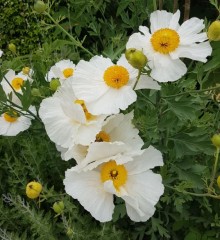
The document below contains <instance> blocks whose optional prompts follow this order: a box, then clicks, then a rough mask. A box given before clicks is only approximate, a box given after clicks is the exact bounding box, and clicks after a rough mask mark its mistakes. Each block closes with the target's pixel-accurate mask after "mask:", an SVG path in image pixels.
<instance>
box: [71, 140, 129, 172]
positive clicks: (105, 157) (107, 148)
mask: <svg viewBox="0 0 220 240" xmlns="http://www.w3.org/2000/svg"><path fill="white" fill-rule="evenodd" d="M127 150H128V147H127V146H126V144H124V143H122V142H113V143H111V142H94V143H91V144H90V146H89V148H88V153H87V155H86V158H85V159H83V160H82V161H81V162H80V163H79V165H77V166H76V167H74V169H75V170H77V171H81V170H83V171H88V170H92V169H94V168H96V167H97V166H99V165H100V164H102V163H104V162H108V161H110V160H116V159H118V157H121V156H122V154H123V153H125V152H126V151H127Z"/></svg>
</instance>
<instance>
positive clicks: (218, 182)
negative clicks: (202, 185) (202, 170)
mask: <svg viewBox="0 0 220 240" xmlns="http://www.w3.org/2000/svg"><path fill="white" fill-rule="evenodd" d="M217 185H218V187H219V188H220V176H218V177H217Z"/></svg>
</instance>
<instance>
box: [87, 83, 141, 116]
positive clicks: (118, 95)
mask: <svg viewBox="0 0 220 240" xmlns="http://www.w3.org/2000/svg"><path fill="white" fill-rule="evenodd" d="M97 91H98V89H97ZM136 99H137V95H136V93H135V91H134V90H133V89H132V87H130V86H123V87H121V88H119V89H115V88H109V89H108V90H107V91H106V93H105V94H104V95H103V96H101V97H100V98H98V99H96V100H95V101H93V102H86V106H87V109H88V111H89V112H91V113H92V114H94V115H99V114H107V115H110V114H117V113H119V111H120V110H125V109H126V108H127V107H128V106H129V105H130V104H132V103H133V102H135V101H136Z"/></svg>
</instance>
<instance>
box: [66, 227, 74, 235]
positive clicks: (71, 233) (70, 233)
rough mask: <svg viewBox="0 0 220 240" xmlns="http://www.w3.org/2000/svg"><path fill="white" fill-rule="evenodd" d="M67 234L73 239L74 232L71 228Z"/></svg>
mask: <svg viewBox="0 0 220 240" xmlns="http://www.w3.org/2000/svg"><path fill="white" fill-rule="evenodd" d="M66 234H67V236H69V237H71V236H72V235H73V230H72V229H71V228H68V229H67V231H66Z"/></svg>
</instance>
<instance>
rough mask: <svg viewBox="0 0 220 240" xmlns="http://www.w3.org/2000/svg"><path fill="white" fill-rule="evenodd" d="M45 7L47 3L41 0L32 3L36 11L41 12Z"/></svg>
mask: <svg viewBox="0 0 220 240" xmlns="http://www.w3.org/2000/svg"><path fill="white" fill-rule="evenodd" d="M46 9H47V5H46V4H45V3H44V2H43V1H37V2H36V3H35V4H34V10H35V11H36V12H37V13H43V12H44V11H45V10H46Z"/></svg>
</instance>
